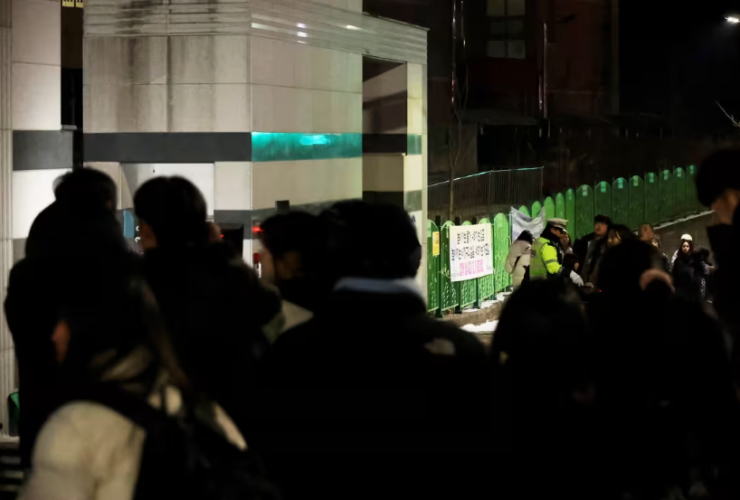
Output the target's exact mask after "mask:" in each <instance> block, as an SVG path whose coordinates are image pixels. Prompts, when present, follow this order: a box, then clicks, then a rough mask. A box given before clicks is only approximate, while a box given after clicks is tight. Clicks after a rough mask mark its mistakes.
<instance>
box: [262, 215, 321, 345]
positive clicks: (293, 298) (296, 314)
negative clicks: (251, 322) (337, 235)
mask: <svg viewBox="0 0 740 500" xmlns="http://www.w3.org/2000/svg"><path fill="white" fill-rule="evenodd" d="M260 229H261V231H260V232H259V234H260V240H261V243H262V249H261V251H260V264H261V271H262V280H263V281H266V282H267V283H269V284H271V285H273V286H275V287H276V288H277V289H278V291H279V292H280V297H281V298H282V304H283V305H282V312H283V317H284V319H285V324H284V325H283V329H282V331H287V330H290V329H291V328H295V327H297V326H299V325H301V324H303V323H305V322H306V321H308V320H310V319H311V318H312V317H313V315H314V312H315V311H316V309H317V308H318V307H319V306H320V305H321V303H322V302H323V301H324V300H326V296H327V294H328V291H329V290H328V287H327V286H326V280H325V279H324V278H323V275H324V273H325V269H322V265H321V259H322V258H323V255H322V254H323V251H322V248H323V247H322V245H323V242H322V237H321V234H320V233H321V224H320V223H319V220H318V217H316V216H315V215H311V214H308V213H305V212H290V213H287V214H278V215H275V216H273V217H270V218H269V219H267V220H266V221H265V222H263V223H262V224H261V225H260ZM275 333H282V332H275ZM276 338H277V337H274V338H271V339H270V341H271V342H274V341H275V339H276Z"/></svg>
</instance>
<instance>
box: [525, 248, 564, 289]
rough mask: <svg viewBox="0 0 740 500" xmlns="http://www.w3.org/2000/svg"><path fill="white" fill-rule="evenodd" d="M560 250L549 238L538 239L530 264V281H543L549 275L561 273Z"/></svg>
mask: <svg viewBox="0 0 740 500" xmlns="http://www.w3.org/2000/svg"><path fill="white" fill-rule="evenodd" d="M560 268H561V266H560V262H558V249H557V248H556V247H555V245H553V244H552V242H551V241H550V240H548V239H547V238H537V241H535V242H534V243H533V244H532V258H531V260H530V263H529V279H533V280H538V279H539V280H542V279H545V278H547V276H548V275H556V274H558V273H559V272H560Z"/></svg>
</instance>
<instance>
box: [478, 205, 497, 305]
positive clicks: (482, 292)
mask: <svg viewBox="0 0 740 500" xmlns="http://www.w3.org/2000/svg"><path fill="white" fill-rule="evenodd" d="M478 224H490V225H491V238H492V239H493V225H492V224H491V221H490V220H488V219H481V220H480V222H479V223H478ZM491 248H493V241H491ZM491 260H493V261H494V262H493V264H494V265H493V268H494V269H496V262H495V260H496V258H495V254H494V253H493V252H491ZM493 281H494V275H493V274H489V275H488V276H483V277H482V278H478V303H482V302H483V301H485V300H488V299H490V298H491V297H492V296H493V294H494V286H493V284H494V283H493Z"/></svg>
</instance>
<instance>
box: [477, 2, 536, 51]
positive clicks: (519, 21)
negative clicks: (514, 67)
mask: <svg viewBox="0 0 740 500" xmlns="http://www.w3.org/2000/svg"><path fill="white" fill-rule="evenodd" d="M487 13H488V22H489V26H490V30H489V33H488V46H487V50H486V52H487V54H488V57H503V58H509V59H525V58H526V57H527V48H526V40H525V36H524V35H525V30H524V24H525V15H526V0H488V11H487Z"/></svg>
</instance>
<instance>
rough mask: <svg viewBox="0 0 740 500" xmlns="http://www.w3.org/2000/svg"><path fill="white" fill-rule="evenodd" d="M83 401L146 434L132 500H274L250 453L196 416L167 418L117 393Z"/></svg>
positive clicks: (103, 393)
mask: <svg viewBox="0 0 740 500" xmlns="http://www.w3.org/2000/svg"><path fill="white" fill-rule="evenodd" d="M84 399H87V400H90V401H93V402H96V403H99V404H102V405H104V406H106V407H108V408H110V409H111V410H113V411H115V412H116V413H118V414H120V415H122V416H124V417H126V418H128V419H129V420H131V421H132V422H134V423H135V424H136V425H138V426H139V427H141V428H142V429H144V430H145V431H146V438H145V440H144V446H143V449H142V456H141V465H140V469H139V477H138V480H137V483H136V488H135V491H134V496H133V498H134V500H155V499H156V500H161V499H163V498H173V499H179V498H202V499H208V500H278V498H279V495H278V494H277V492H276V489H275V488H274V487H272V486H271V485H270V484H269V482H268V481H266V480H265V479H264V477H265V474H264V472H263V470H262V467H261V465H260V464H259V462H258V460H257V458H256V457H255V455H254V453H253V452H251V451H242V450H239V449H238V448H236V447H235V446H233V445H232V444H231V443H230V442H229V441H227V439H226V437H225V436H223V435H222V434H221V433H220V432H218V431H217V430H214V429H213V428H212V427H211V426H209V425H207V424H205V423H203V421H202V420H201V419H198V418H196V415H195V413H197V412H187V411H186V412H184V415H183V416H178V417H175V416H169V415H167V414H166V413H165V411H161V410H157V409H155V408H153V407H152V406H150V405H149V404H147V403H146V402H145V401H142V400H140V399H138V398H136V397H134V396H132V395H130V394H126V393H124V392H122V391H121V390H119V389H116V388H106V390H99V391H96V394H95V396H94V397H91V398H84Z"/></svg>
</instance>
